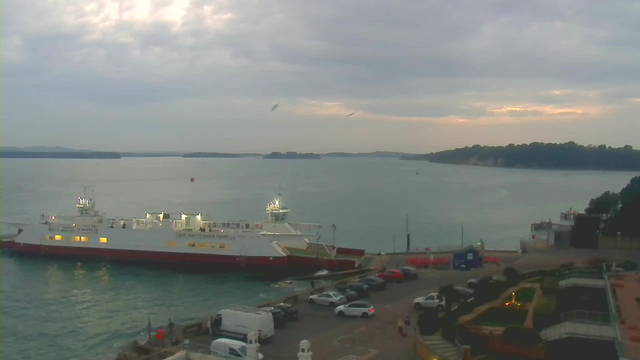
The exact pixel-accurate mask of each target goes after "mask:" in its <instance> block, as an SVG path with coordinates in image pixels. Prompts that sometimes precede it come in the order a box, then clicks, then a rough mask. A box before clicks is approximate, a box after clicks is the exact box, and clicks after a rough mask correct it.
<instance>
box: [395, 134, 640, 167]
mask: <svg viewBox="0 0 640 360" xmlns="http://www.w3.org/2000/svg"><path fill="white" fill-rule="evenodd" d="M401 159H403V160H427V161H429V162H433V163H443V164H459V165H476V166H497V167H507V168H528V169H537V168H539V169H566V170H630V171H637V170H640V151H639V150H634V149H633V147H632V146H631V145H625V146H623V147H620V148H612V147H610V146H609V147H607V146H606V145H598V146H593V145H588V146H582V145H578V144H576V143H575V142H573V141H570V142H567V143H564V144H551V143H549V144H545V143H540V142H534V143H531V144H528V145H527V144H522V145H514V144H509V145H507V146H480V145H474V146H471V147H468V146H467V147H464V148H458V149H454V150H446V151H440V152H435V153H430V154H424V155H408V156H403V157H402V158H401Z"/></svg>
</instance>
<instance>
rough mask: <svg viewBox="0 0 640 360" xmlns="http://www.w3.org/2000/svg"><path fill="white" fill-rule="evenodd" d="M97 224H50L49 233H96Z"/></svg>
mask: <svg viewBox="0 0 640 360" xmlns="http://www.w3.org/2000/svg"><path fill="white" fill-rule="evenodd" d="M97 227H98V226H97V225H96V224H75V226H74V225H73V224H49V231H60V232H81V233H94V232H95V231H96V228H97Z"/></svg>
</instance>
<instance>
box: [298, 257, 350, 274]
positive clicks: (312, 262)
mask: <svg viewBox="0 0 640 360" xmlns="http://www.w3.org/2000/svg"><path fill="white" fill-rule="evenodd" d="M287 257H288V266H290V267H294V268H300V269H308V270H323V269H326V270H331V271H342V270H354V269H357V267H356V262H355V261H354V260H351V259H327V258H319V257H307V256H297V255H288V256H287Z"/></svg>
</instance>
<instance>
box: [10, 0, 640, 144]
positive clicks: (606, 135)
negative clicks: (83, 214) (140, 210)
mask: <svg viewBox="0 0 640 360" xmlns="http://www.w3.org/2000/svg"><path fill="white" fill-rule="evenodd" d="M0 17H1V18H0V63H1V64H2V66H1V67H0V86H1V90H2V91H1V92H0V97H1V99H0V100H1V103H2V106H1V108H0V118H1V119H0V120H1V121H0V126H1V131H0V142H1V143H2V145H3V146H9V145H13V146H31V145H50V146H52V145H58V146H68V147H76V148H90V149H97V150H123V151H126V150H129V151H138V150H178V151H234V152H241V151H242V152H244V151H247V152H249V151H258V152H267V151H286V150H294V151H315V152H324V151H372V150H396V151H408V152H428V151H432V150H439V149H446V148H452V147H457V146H465V145H473V144H476V143H478V144H508V143H522V142H532V141H544V142H565V141H569V140H573V141H576V142H578V143H582V144H602V143H606V144H608V145H612V146H621V145H625V144H630V145H633V146H634V147H636V148H637V147H640V116H639V114H640V40H639V39H640V21H638V19H640V2H638V1H635V0H629V1H623V0H620V1H617V0H614V1H589V0H565V1H557V0H553V1H545V0H538V1H513V0H509V1H415V0H411V1H388V0H381V1H345V0H323V1H299V0H288V1H278V0H273V1H257V0H247V1H243V0H234V1H224V0H223V1H200V0H158V1H149V0H124V1H115V0H99V1H91V0H78V1H72V0H66V1H65V0H56V1H42V0H19V1H18V0H8V1H2V2H1V3H0ZM275 103H279V104H280V107H279V108H278V109H277V110H276V111H273V112H271V111H270V110H271V106H272V105H273V104H275ZM352 112H355V114H354V115H353V116H350V117H346V115H347V114H349V113H352Z"/></svg>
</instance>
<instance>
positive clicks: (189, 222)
mask: <svg viewBox="0 0 640 360" xmlns="http://www.w3.org/2000/svg"><path fill="white" fill-rule="evenodd" d="M184 226H186V227H190V226H191V218H190V217H188V216H185V217H184Z"/></svg>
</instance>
